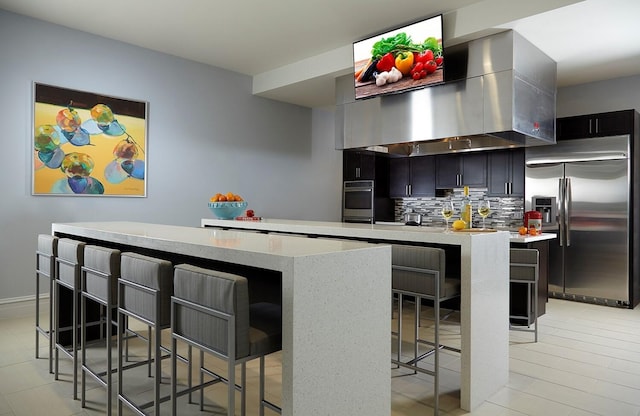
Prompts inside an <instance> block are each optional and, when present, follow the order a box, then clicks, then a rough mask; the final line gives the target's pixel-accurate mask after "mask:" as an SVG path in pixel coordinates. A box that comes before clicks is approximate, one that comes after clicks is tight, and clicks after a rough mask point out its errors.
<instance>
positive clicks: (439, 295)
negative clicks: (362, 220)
mask: <svg viewBox="0 0 640 416" xmlns="http://www.w3.org/2000/svg"><path fill="white" fill-rule="evenodd" d="M391 259H392V260H391V263H392V264H391V270H392V272H391V279H392V284H391V286H392V293H393V294H394V295H397V296H398V330H397V336H398V346H397V359H392V360H391V362H392V363H393V364H395V365H397V366H399V367H403V368H408V369H411V370H413V371H414V373H416V372H421V373H425V374H429V375H432V376H433V377H434V387H433V390H434V393H433V394H434V415H437V414H438V412H439V394H440V376H439V371H440V350H441V349H442V348H447V349H450V350H453V351H457V352H460V350H459V349H456V348H453V347H446V346H444V345H442V344H441V343H440V304H441V303H442V302H443V301H445V300H448V299H452V298H454V297H458V296H460V280H459V279H454V278H447V277H446V268H445V266H446V257H445V251H444V250H443V249H441V248H434V247H420V246H408V245H397V244H394V245H392V247H391ZM404 295H408V296H413V297H414V298H415V309H414V312H415V314H414V336H413V348H414V357H413V359H412V360H410V361H408V362H403V361H401V355H402V304H403V297H404ZM422 299H429V300H432V301H433V309H434V321H435V324H434V341H433V342H427V341H423V340H421V339H420V338H419V336H418V326H419V325H420V304H421V302H422ZM419 343H426V344H430V345H433V349H432V350H430V351H428V352H427V353H425V354H422V355H420V356H418V344H419ZM431 354H433V357H434V370H433V371H431V370H427V369H424V368H422V367H419V366H418V362H419V361H420V360H422V359H424V358H425V357H427V356H429V355H431Z"/></svg>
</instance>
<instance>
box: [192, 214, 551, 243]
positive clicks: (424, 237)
mask: <svg viewBox="0 0 640 416" xmlns="http://www.w3.org/2000/svg"><path fill="white" fill-rule="evenodd" d="M200 225H201V226H202V227H220V228H233V229H246V230H258V231H264V232H271V231H273V232H280V233H291V234H303V235H313V236H327V237H347V238H355V239H364V240H368V239H386V240H395V241H407V242H415V243H441V244H447V243H449V244H458V243H459V242H460V241H463V240H464V239H465V238H468V237H469V236H473V235H475V236H477V235H481V234H492V232H489V233H486V232H483V231H481V230H480V229H474V230H475V232H468V231H451V232H449V233H445V232H444V228H442V227H426V226H411V225H404V224H402V223H398V222H380V223H376V224H362V223H344V222H330V221H300V220H286V219H261V220H256V221H237V220H217V219H210V218H203V219H201V221H200ZM492 231H493V230H492ZM495 232H501V233H508V234H509V242H511V243H533V242H536V241H544V240H553V239H555V238H556V234H554V233H542V234H539V235H536V236H532V235H528V234H527V235H525V236H522V235H520V234H518V233H517V232H513V231H510V230H496V231H495ZM495 232H493V233H495Z"/></svg>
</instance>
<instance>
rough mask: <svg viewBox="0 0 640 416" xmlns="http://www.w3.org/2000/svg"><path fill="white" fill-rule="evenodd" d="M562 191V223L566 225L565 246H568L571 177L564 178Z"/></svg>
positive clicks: (569, 240) (569, 236) (569, 238)
mask: <svg viewBox="0 0 640 416" xmlns="http://www.w3.org/2000/svg"><path fill="white" fill-rule="evenodd" d="M564 191H565V195H564V203H565V208H564V223H565V227H566V229H565V235H566V237H567V238H566V242H567V247H569V246H570V245H571V178H566V179H565V186H564Z"/></svg>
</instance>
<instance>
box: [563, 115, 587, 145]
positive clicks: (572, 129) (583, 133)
mask: <svg viewBox="0 0 640 416" xmlns="http://www.w3.org/2000/svg"><path fill="white" fill-rule="evenodd" d="M590 122H591V119H590V117H588V116H576V117H564V118H559V119H558V120H557V122H556V139H557V140H571V139H580V138H586V137H590V136H591V130H590V128H589V124H590Z"/></svg>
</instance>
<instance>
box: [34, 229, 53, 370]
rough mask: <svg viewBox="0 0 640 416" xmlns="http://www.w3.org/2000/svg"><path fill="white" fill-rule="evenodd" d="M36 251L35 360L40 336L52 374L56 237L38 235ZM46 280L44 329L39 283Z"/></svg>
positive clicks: (38, 352) (38, 349)
mask: <svg viewBox="0 0 640 416" xmlns="http://www.w3.org/2000/svg"><path fill="white" fill-rule="evenodd" d="M37 244H38V245H37V250H36V358H40V336H44V337H45V338H47V341H48V342H49V356H48V360H49V374H53V344H54V330H53V327H54V323H53V320H54V308H53V307H54V280H55V269H56V256H57V255H58V237H55V236H52V235H48V234H40V235H39V236H38V243H37ZM43 278H44V279H46V280H47V283H48V286H49V317H48V319H49V326H48V327H47V328H46V329H45V328H43V327H42V326H41V324H40V287H41V286H40V283H41V282H40V281H41V279H43Z"/></svg>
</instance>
